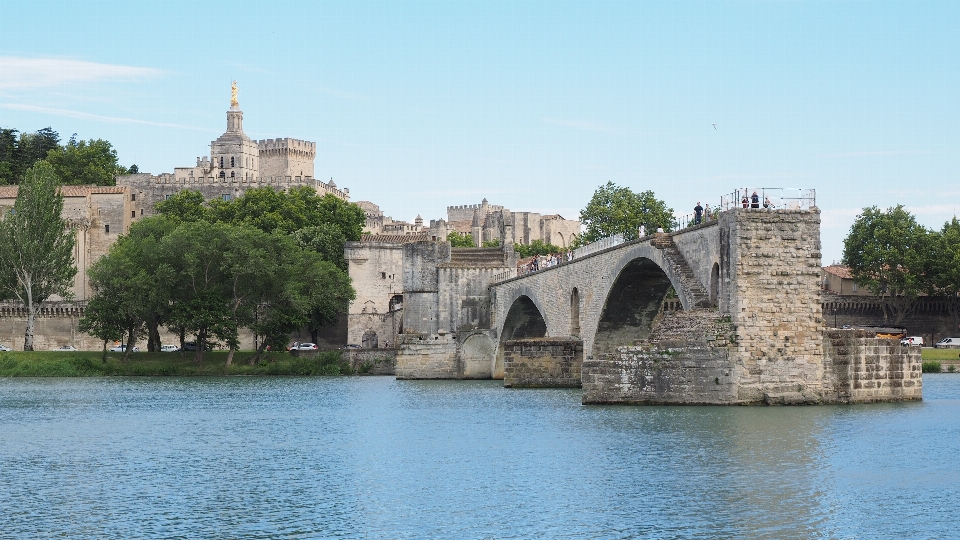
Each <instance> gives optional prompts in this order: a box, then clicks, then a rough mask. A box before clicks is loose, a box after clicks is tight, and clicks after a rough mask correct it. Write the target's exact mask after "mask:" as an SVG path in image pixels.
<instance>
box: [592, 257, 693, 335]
mask: <svg viewBox="0 0 960 540" xmlns="http://www.w3.org/2000/svg"><path fill="white" fill-rule="evenodd" d="M662 265H663V263H662V262H660V261H655V260H653V259H652V258H649V257H644V256H639V255H638V254H635V253H634V254H628V256H626V257H624V258H623V259H621V261H620V264H618V265H617V266H618V271H617V272H616V274H615V275H616V278H615V279H614V280H613V282H612V283H611V285H610V287H609V288H608V289H607V291H606V294H605V297H604V301H603V307H602V309H601V311H600V317H599V320H598V321H597V326H596V331H595V332H594V335H593V347H592V352H593V354H603V353H609V352H614V351H615V350H616V347H618V346H623V345H630V344H632V343H633V340H635V339H644V338H646V337H648V336H649V335H650V332H651V330H652V329H653V327H654V325H655V324H656V317H657V315H658V314H659V312H660V307H661V305H662V304H663V300H664V298H665V297H666V295H667V292H668V291H669V290H670V288H671V287H673V288H674V289H675V290H676V291H677V292H678V293H681V292H682V288H681V284H680V283H675V281H674V279H671V276H669V275H668V274H667V272H666V271H665V270H664V268H663V267H662ZM681 304H684V301H683V298H682V294H681ZM686 307H687V306H686V305H684V308H686Z"/></svg>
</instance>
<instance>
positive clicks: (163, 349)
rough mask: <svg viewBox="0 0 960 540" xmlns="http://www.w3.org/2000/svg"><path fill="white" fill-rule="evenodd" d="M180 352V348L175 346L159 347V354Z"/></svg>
mask: <svg viewBox="0 0 960 540" xmlns="http://www.w3.org/2000/svg"><path fill="white" fill-rule="evenodd" d="M179 350H180V347H177V346H176V345H161V346H160V352H177V351H179Z"/></svg>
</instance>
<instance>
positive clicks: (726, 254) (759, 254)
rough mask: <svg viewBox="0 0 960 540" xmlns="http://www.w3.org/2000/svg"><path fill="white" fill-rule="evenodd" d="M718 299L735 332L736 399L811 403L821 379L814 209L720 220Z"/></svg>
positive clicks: (739, 212)
mask: <svg viewBox="0 0 960 540" xmlns="http://www.w3.org/2000/svg"><path fill="white" fill-rule="evenodd" d="M719 221H720V229H721V254H720V255H721V280H722V281H723V285H722V286H721V292H722V295H721V299H720V309H721V311H722V312H724V313H729V314H730V316H731V318H732V323H733V324H734V326H735V327H736V329H737V333H736V336H735V344H734V345H735V350H733V351H731V355H732V359H733V360H734V363H735V364H736V366H737V368H736V370H735V372H734V379H735V381H736V383H737V385H738V387H739V397H738V401H739V402H741V403H754V402H794V401H809V400H816V399H817V397H818V396H819V395H820V393H821V384H822V378H823V366H822V364H823V332H822V329H823V316H822V313H821V305H820V296H819V295H820V272H821V269H820V211H819V210H818V209H816V208H813V209H811V210H766V209H734V210H729V211H726V212H723V213H721V214H720V218H719Z"/></svg>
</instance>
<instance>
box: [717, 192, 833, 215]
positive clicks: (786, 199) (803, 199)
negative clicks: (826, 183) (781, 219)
mask: <svg viewBox="0 0 960 540" xmlns="http://www.w3.org/2000/svg"><path fill="white" fill-rule="evenodd" d="M815 206H817V190H815V189H803V188H743V189H737V190H735V191H734V192H733V193H730V194H728V195H724V196H723V197H720V208H721V209H723V210H730V209H732V208H767V209H773V210H809V209H810V208H813V207H815Z"/></svg>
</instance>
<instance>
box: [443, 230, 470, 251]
mask: <svg viewBox="0 0 960 540" xmlns="http://www.w3.org/2000/svg"><path fill="white" fill-rule="evenodd" d="M447 241H449V242H450V247H460V248H472V247H477V244H476V243H475V242H474V241H473V236H471V235H469V234H464V233H462V232H459V231H450V234H448V235H447Z"/></svg>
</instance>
